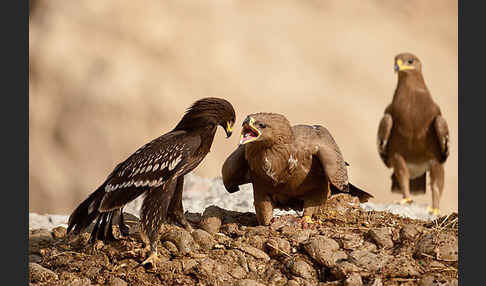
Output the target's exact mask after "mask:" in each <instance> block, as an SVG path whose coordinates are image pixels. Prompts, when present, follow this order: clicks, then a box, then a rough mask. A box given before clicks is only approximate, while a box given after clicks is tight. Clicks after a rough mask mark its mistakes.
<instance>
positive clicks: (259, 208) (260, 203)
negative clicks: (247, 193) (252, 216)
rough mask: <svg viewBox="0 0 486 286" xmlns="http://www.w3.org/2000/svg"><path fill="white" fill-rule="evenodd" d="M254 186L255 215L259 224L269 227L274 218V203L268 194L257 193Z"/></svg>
mask: <svg viewBox="0 0 486 286" xmlns="http://www.w3.org/2000/svg"><path fill="white" fill-rule="evenodd" d="M255 189H256V188H255V186H253V198H254V201H253V204H254V205H255V213H256V217H257V221H258V224H260V225H269V224H270V221H271V220H272V217H273V203H272V200H271V198H270V196H268V195H267V194H264V193H262V192H257V191H255Z"/></svg>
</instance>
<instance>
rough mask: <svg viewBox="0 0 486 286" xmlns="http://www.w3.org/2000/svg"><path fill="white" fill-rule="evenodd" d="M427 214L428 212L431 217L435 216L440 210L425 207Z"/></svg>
mask: <svg viewBox="0 0 486 286" xmlns="http://www.w3.org/2000/svg"><path fill="white" fill-rule="evenodd" d="M427 212H428V213H429V214H433V215H435V216H438V215H440V210H439V209H438V208H433V207H431V206H428V207H427Z"/></svg>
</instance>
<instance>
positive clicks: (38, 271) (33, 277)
mask: <svg viewBox="0 0 486 286" xmlns="http://www.w3.org/2000/svg"><path fill="white" fill-rule="evenodd" d="M57 279H58V276H57V274H56V273H55V272H54V271H52V270H50V269H47V268H45V267H42V266H41V265H39V264H37V263H32V262H31V263H29V281H30V282H33V283H35V282H46V281H52V280H57Z"/></svg>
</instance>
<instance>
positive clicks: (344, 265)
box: [331, 261, 361, 279]
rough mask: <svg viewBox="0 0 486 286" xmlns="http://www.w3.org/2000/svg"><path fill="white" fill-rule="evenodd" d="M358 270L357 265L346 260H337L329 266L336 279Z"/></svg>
mask: <svg viewBox="0 0 486 286" xmlns="http://www.w3.org/2000/svg"><path fill="white" fill-rule="evenodd" d="M359 271H361V269H360V268H359V267H358V266H356V265H354V264H353V263H349V262H348V261H339V262H337V263H336V266H335V267H332V268H331V273H332V274H333V275H334V276H335V277H336V278H338V279H344V278H346V277H348V276H350V275H351V274H352V273H354V272H359Z"/></svg>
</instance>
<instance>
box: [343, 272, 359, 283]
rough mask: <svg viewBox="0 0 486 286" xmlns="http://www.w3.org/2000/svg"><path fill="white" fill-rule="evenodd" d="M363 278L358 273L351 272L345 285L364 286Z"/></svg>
mask: <svg viewBox="0 0 486 286" xmlns="http://www.w3.org/2000/svg"><path fill="white" fill-rule="evenodd" d="M362 285H363V280H361V276H360V275H359V274H358V273H353V274H351V275H350V276H349V277H348V279H346V280H345V281H344V286H362Z"/></svg>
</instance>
